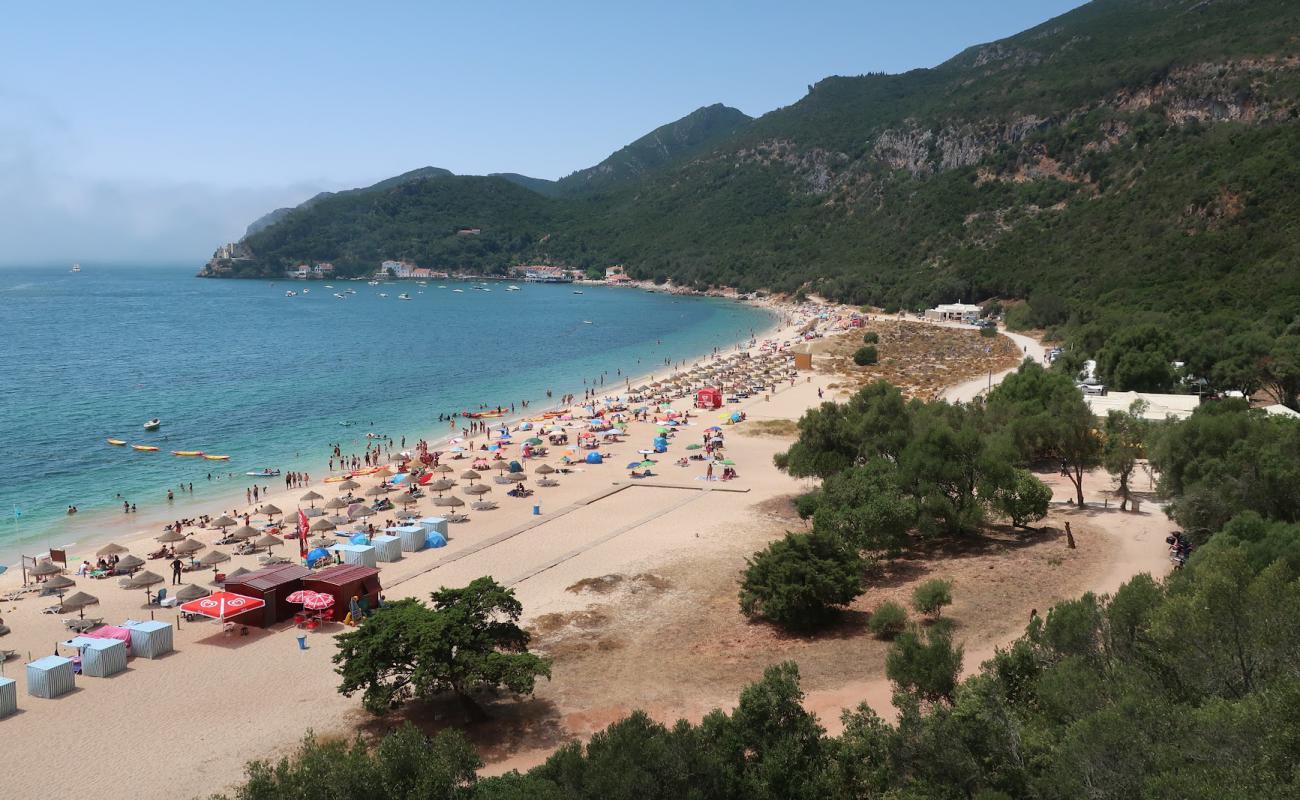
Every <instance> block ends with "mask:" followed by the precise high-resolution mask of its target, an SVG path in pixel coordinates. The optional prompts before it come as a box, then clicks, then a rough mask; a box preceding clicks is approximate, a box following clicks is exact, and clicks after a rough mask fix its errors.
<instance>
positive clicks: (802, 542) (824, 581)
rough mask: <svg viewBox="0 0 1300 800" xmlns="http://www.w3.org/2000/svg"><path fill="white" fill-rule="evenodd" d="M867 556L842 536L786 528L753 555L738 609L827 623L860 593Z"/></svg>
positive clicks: (787, 622)
mask: <svg viewBox="0 0 1300 800" xmlns="http://www.w3.org/2000/svg"><path fill="white" fill-rule="evenodd" d="M862 570H863V562H862V559H861V557H860V556H859V555H858V553H857V552H856V551H855V550H854V549H853V548H852V547H851V546H849V545H847V544H845V543H844V542H843V541H842V540H841V539H839V538H838V537H836V536H834V535H832V534H825V533H817V532H813V533H787V534H786V535H785V538H782V539H777V540H776V541H774V542H772V543H771V544H770V545H768V546H767V547H766V548H765V549H763V550H760V551H758V552H757V553H755V554H754V556H753V557H752V558H750V559H749V566H748V567H746V569H745V574H744V577H743V578H742V579H741V583H740V610H741V611H742V612H744V614H745V615H746V616H749V617H761V618H763V619H767V620H770V621H771V622H775V623H777V624H778V625H782V626H786V627H790V628H812V627H816V626H818V625H821V624H824V623H826V622H827V621H828V620H830V619H831V618H832V617H833V616H834V614H835V611H836V610H837V609H839V608H841V607H843V606H845V605H848V604H849V603H851V602H853V599H854V598H856V597H857V596H858V595H860V594H862Z"/></svg>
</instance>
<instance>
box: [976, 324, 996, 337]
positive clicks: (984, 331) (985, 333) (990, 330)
mask: <svg viewBox="0 0 1300 800" xmlns="http://www.w3.org/2000/svg"><path fill="white" fill-rule="evenodd" d="M997 335H998V329H997V328H995V327H994V326H992V325H985V326H983V327H981V328H980V336H982V337H983V338H985V339H992V338H993V337H995V336H997Z"/></svg>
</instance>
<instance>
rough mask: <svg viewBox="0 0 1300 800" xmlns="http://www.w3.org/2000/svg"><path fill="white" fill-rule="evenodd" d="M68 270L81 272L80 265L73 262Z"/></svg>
mask: <svg viewBox="0 0 1300 800" xmlns="http://www.w3.org/2000/svg"><path fill="white" fill-rule="evenodd" d="M68 271H69V272H81V265H80V264H73V265H72V269H70V270H68Z"/></svg>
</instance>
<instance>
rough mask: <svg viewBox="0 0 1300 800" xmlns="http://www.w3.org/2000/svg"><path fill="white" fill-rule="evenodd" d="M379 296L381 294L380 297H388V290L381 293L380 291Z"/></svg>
mask: <svg viewBox="0 0 1300 800" xmlns="http://www.w3.org/2000/svg"><path fill="white" fill-rule="evenodd" d="M379 296H380V297H387V296H388V292H380V293H379Z"/></svg>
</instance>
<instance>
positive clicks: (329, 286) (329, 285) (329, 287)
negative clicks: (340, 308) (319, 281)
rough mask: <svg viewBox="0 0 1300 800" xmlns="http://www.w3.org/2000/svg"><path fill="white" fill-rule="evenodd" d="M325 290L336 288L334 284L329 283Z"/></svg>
mask: <svg viewBox="0 0 1300 800" xmlns="http://www.w3.org/2000/svg"><path fill="white" fill-rule="evenodd" d="M325 288H326V289H333V288H334V286H333V285H332V284H328V283H327V284H325Z"/></svg>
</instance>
